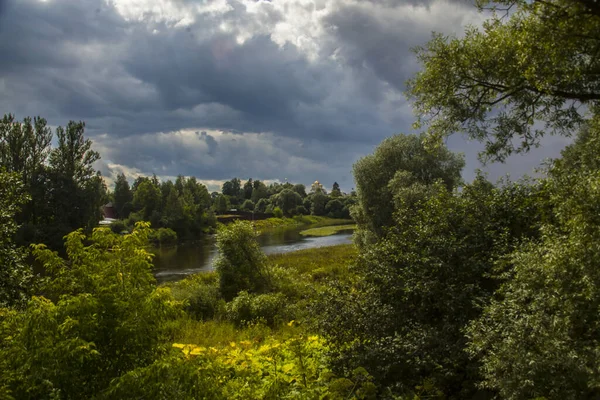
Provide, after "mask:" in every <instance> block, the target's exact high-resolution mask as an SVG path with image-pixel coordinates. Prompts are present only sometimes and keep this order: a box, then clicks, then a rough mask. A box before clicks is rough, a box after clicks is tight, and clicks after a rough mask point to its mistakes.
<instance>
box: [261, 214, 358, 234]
mask: <svg viewBox="0 0 600 400" xmlns="http://www.w3.org/2000/svg"><path fill="white" fill-rule="evenodd" d="M353 222H354V221H352V220H351V219H335V218H329V217H319V216H316V215H297V216H295V217H292V218H285V217H284V218H267V219H264V220H260V221H254V226H255V227H256V229H257V230H259V231H261V232H265V231H269V230H272V229H278V228H288V227H290V228H291V227H298V226H303V225H312V226H315V227H319V226H329V225H342V224H351V223H353Z"/></svg>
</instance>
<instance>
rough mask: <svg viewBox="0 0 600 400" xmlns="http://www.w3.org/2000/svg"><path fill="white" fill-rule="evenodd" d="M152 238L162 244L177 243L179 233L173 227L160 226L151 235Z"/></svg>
mask: <svg viewBox="0 0 600 400" xmlns="http://www.w3.org/2000/svg"><path fill="white" fill-rule="evenodd" d="M150 240H152V241H153V242H155V243H156V244H158V245H160V246H164V245H172V244H175V243H177V233H176V232H175V231H174V230H173V229H171V228H160V229H157V230H156V231H154V232H153V233H152V234H151V235H150Z"/></svg>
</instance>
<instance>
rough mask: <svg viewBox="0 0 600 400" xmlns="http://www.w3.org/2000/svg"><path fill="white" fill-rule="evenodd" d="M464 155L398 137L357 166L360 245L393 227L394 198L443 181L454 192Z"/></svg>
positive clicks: (419, 138)
mask: <svg viewBox="0 0 600 400" xmlns="http://www.w3.org/2000/svg"><path fill="white" fill-rule="evenodd" d="M463 166H464V161H463V159H462V157H461V156H459V155H457V154H453V153H451V152H450V151H448V149H447V148H446V147H439V148H436V149H435V151H432V152H430V151H427V150H426V149H425V146H424V143H423V137H422V136H416V135H395V136H392V137H390V138H388V139H385V140H384V141H383V142H382V143H381V144H380V145H379V146H378V147H377V149H375V152H374V154H372V155H369V156H366V157H363V158H362V159H360V160H359V161H358V162H357V163H356V164H355V165H354V179H355V180H356V188H357V194H358V205H357V206H356V207H355V209H354V214H353V217H354V219H355V220H356V222H357V223H358V226H359V229H360V232H359V236H358V237H357V239H358V243H368V242H369V241H371V240H374V238H377V237H381V236H382V234H383V232H384V231H385V230H386V228H387V227H389V226H390V225H392V224H393V218H392V215H393V213H394V210H395V204H394V197H395V196H396V195H397V194H398V192H399V191H402V190H404V189H405V188H406V187H408V186H410V185H412V184H417V183H418V184H422V185H431V184H433V183H435V182H436V181H437V180H441V181H442V182H443V184H444V186H445V187H446V188H448V189H450V190H452V189H453V188H455V187H456V186H457V185H458V184H459V182H460V172H461V170H462V168H463Z"/></svg>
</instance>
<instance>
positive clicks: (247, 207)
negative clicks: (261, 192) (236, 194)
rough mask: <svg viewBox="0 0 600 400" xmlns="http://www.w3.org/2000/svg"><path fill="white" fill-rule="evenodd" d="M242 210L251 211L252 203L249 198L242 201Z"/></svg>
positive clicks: (252, 208)
mask: <svg viewBox="0 0 600 400" xmlns="http://www.w3.org/2000/svg"><path fill="white" fill-rule="evenodd" d="M242 210H245V211H253V210H254V203H253V202H252V200H250V199H248V200H245V201H244V203H243V204H242Z"/></svg>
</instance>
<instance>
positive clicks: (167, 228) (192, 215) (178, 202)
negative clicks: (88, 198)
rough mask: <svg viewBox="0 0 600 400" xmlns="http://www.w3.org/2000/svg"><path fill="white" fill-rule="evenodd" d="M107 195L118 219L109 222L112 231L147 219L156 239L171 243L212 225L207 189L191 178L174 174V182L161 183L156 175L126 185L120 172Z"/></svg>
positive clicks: (195, 235)
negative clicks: (175, 177)
mask: <svg viewBox="0 0 600 400" xmlns="http://www.w3.org/2000/svg"><path fill="white" fill-rule="evenodd" d="M110 198H112V200H113V201H112V205H113V207H114V209H115V211H116V213H117V217H118V218H119V219H121V221H117V222H113V223H112V224H111V229H112V230H113V231H115V232H122V231H124V230H131V229H132V228H133V227H134V226H135V223H136V222H138V221H149V222H150V224H151V226H152V227H153V228H155V229H157V230H158V232H157V234H158V237H157V238H156V240H157V241H160V242H168V241H171V242H172V241H176V240H177V239H180V240H185V239H191V238H197V237H199V236H200V235H202V234H203V233H207V232H212V230H214V228H215V227H216V218H215V213H214V212H213V210H212V207H211V206H212V199H211V196H210V194H209V193H208V189H207V188H206V186H204V185H203V184H201V183H200V182H198V181H197V180H196V178H194V177H189V178H186V177H184V176H178V177H177V179H176V180H175V182H172V181H170V180H167V181H163V182H161V181H159V179H158V178H157V177H156V176H153V177H151V178H149V177H143V176H141V177H138V178H136V180H135V181H134V182H133V185H132V186H131V187H130V186H129V182H128V181H127V178H126V177H125V175H124V174H122V173H121V174H119V175H118V176H117V180H116V182H115V189H114V192H113V193H111V195H110ZM173 233H174V234H173Z"/></svg>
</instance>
